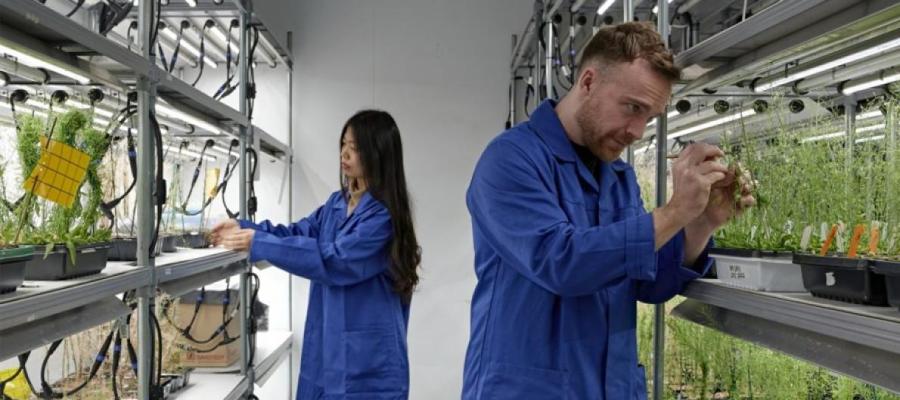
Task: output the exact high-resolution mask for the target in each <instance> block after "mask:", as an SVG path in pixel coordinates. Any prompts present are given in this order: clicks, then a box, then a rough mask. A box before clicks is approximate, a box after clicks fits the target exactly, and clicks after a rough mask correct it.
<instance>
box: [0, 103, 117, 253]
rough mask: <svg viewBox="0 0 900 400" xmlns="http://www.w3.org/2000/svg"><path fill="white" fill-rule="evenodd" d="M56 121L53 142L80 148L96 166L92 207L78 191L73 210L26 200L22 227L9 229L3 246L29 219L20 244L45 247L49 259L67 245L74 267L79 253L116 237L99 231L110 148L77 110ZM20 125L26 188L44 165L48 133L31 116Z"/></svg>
mask: <svg viewBox="0 0 900 400" xmlns="http://www.w3.org/2000/svg"><path fill="white" fill-rule="evenodd" d="M52 117H55V118H57V121H56V124H55V127H54V130H53V135H52V139H53V140H56V141H59V142H62V143H65V144H67V145H70V146H73V147H76V148H78V149H79V150H81V151H83V152H85V153H86V154H87V155H88V156H89V158H90V160H91V161H90V163H89V164H88V168H87V173H86V178H85V182H86V183H87V188H88V189H87V197H86V201H84V202H83V201H82V199H81V197H82V196H81V194H82V188H81V187H79V189H78V190H79V192H78V194H77V195H76V200H75V203H74V204H73V206H72V207H70V208H66V207H62V206H59V205H56V204H53V203H49V202H45V201H43V200H40V199H38V198H37V197H35V196H32V195H26V197H25V199H24V201H22V202H21V203H20V204H19V205H18V207H17V209H16V212H15V215H16V223H14V224H4V228H3V229H2V232H0V235H2V238H3V240H7V241H11V240H13V238H14V237H15V234H16V233H15V231H17V230H18V225H19V221H22V219H23V218H25V216H28V217H29V218H25V221H24V222H25V223H24V225H23V226H22V233H21V236H20V238H19V239H20V240H19V242H20V243H27V244H34V245H40V246H45V247H44V249H45V252H44V254H45V255H46V254H49V252H50V251H52V250H53V248H54V247H55V246H56V245H64V246H66V247H67V248H68V249H69V254H70V255H71V256H72V257H73V262H74V256H75V248H77V247H79V246H83V245H88V244H94V243H102V242H106V241H109V239H110V236H111V234H110V231H109V230H108V229H101V228H99V227H98V226H97V222H98V220H99V217H100V204H101V202H102V200H103V186H102V182H101V179H100V177H99V173H98V169H99V167H100V164H101V162H102V160H103V157H104V155H105V154H106V152H107V150H108V149H109V145H110V142H109V139H108V137H107V135H106V134H105V133H103V132H100V131H98V130H96V129H94V128H93V127H92V126H91V124H90V119H89V117H88V114H86V113H85V112H83V111H80V110H72V111H68V112H66V113H64V114H60V115H53V116H52ZM17 122H18V125H19V129H18V134H17V152H18V156H19V162H20V164H21V167H22V168H21V170H22V176H21V177H20V178H21V181H22V182H24V180H25V179H26V178H27V177H28V176H29V175H31V172H32V170H33V169H34V168H35V166H36V165H37V163H38V160H39V159H40V155H41V151H42V149H41V137H42V136H44V135H45V134H46V131H47V128H48V127H47V126H46V125H45V122H44V120H43V119H41V118H36V117H33V116H30V115H20V116H18V121H17ZM82 185H84V183H82Z"/></svg>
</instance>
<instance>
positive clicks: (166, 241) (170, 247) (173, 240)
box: [162, 235, 178, 253]
mask: <svg viewBox="0 0 900 400" xmlns="http://www.w3.org/2000/svg"><path fill="white" fill-rule="evenodd" d="M162 243H163V245H162V252H163V253H174V252H176V251H178V237H177V236H171V235H169V236H164V237H163V238H162Z"/></svg>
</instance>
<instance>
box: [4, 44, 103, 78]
mask: <svg viewBox="0 0 900 400" xmlns="http://www.w3.org/2000/svg"><path fill="white" fill-rule="evenodd" d="M0 53H6V54H8V55H11V56H13V57H15V58H16V59H17V60H18V61H19V62H20V63H22V64H25V65H27V66H29V67H33V68H44V69H46V70H50V71H53V72H56V73H57V74H60V75H63V76H65V77H68V78H71V79H74V80H75V81H77V82H78V83H80V84H82V85H87V84H88V83H91V78H88V77H87V76H84V75H82V74H80V73H78V72H75V71H73V70H72V67H70V66H63V65H58V64H55V63H53V62H50V61H44V60H40V59H38V58H35V57H32V56H30V55H28V54H25V53H23V52H21V51H18V50H15V49H12V48H9V47H6V46H4V45H2V44H0Z"/></svg>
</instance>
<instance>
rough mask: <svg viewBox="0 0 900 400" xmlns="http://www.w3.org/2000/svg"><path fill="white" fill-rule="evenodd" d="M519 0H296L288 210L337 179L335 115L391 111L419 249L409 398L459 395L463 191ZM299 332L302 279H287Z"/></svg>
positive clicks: (495, 95)
mask: <svg viewBox="0 0 900 400" xmlns="http://www.w3.org/2000/svg"><path fill="white" fill-rule="evenodd" d="M531 6H532V2H531V1H529V0H491V1H484V0H308V1H303V2H301V3H300V4H299V10H298V13H297V14H296V15H297V19H296V21H295V25H294V27H293V28H292V30H293V31H294V32H295V34H294V38H295V40H294V41H295V43H294V59H295V77H296V79H295V84H294V93H295V99H296V100H295V107H294V110H293V112H294V116H295V123H294V135H295V140H294V149H295V152H296V153H297V159H296V160H295V174H294V178H295V184H294V187H295V204H296V207H295V209H296V210H297V211H296V213H295V214H297V215H306V214H308V213H309V212H311V211H313V210H314V209H315V208H316V207H317V206H319V205H320V204H322V203H323V202H324V201H325V199H326V198H327V196H328V195H329V194H330V193H331V192H332V191H334V190H337V188H338V182H337V176H338V168H337V167H338V140H339V131H340V128H341V127H342V125H343V123H344V121H345V120H346V119H347V118H349V117H350V116H351V115H352V114H353V113H354V112H355V111H357V110H359V109H361V108H365V107H376V108H380V109H384V110H386V111H388V112H390V113H392V114H393V116H394V117H395V119H396V120H397V122H398V124H399V126H400V130H401V133H402V135H403V140H404V145H405V154H404V155H405V157H406V168H407V178H408V180H409V186H410V190H411V191H412V197H413V200H414V202H415V211H416V226H417V230H418V235H419V241H420V243H421V245H422V247H423V253H424V260H423V270H422V283H421V286H420V287H419V292H418V293H417V294H416V296H415V298H414V300H413V306H412V317H411V322H410V329H409V346H410V362H411V367H412V371H411V375H412V392H411V398H414V399H454V398H459V395H460V387H461V381H462V368H463V360H464V356H465V349H466V343H467V341H468V334H469V303H470V300H471V295H472V290H473V288H474V285H475V276H474V272H473V265H472V260H473V251H472V239H471V226H470V224H469V215H468V211H467V210H466V206H465V190H466V187H467V186H468V182H469V179H470V177H471V171H472V168H473V167H474V164H475V161H476V160H477V157H478V156H479V155H480V153H481V151H482V150H483V148H484V146H485V144H486V143H487V142H488V141H489V140H490V139H491V138H493V137H494V136H495V135H496V134H498V133H499V132H500V131H501V130H502V127H503V124H504V122H505V118H506V113H507V100H506V96H507V87H508V82H509V61H510V60H509V59H510V55H509V54H510V46H511V35H512V34H520V33H521V30H522V29H523V28H524V25H525V23H526V21H527V18H528V16H529V14H530V11H531ZM295 282H296V283H295V285H294V289H295V290H294V310H295V318H294V323H295V332H297V336H298V338H299V337H301V335H302V326H303V325H302V324H303V320H304V316H305V312H304V311H305V308H306V292H305V290H306V287H307V284H306V283H305V282H302V281H301V280H295Z"/></svg>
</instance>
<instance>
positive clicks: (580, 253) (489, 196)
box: [466, 140, 656, 296]
mask: <svg viewBox="0 0 900 400" xmlns="http://www.w3.org/2000/svg"><path fill="white" fill-rule="evenodd" d="M550 168H551V167H550V166H546V167H545V166H540V165H538V164H537V163H536V162H535V161H533V160H532V159H531V158H530V157H529V155H528V154H527V153H526V152H525V151H524V150H522V149H521V148H520V147H519V146H518V145H517V144H516V143H513V142H511V141H508V140H506V141H504V140H498V141H494V142H493V143H491V145H489V146H488V148H487V150H485V153H484V155H483V156H482V158H481V160H480V161H479V163H478V166H477V167H476V170H475V174H474V176H473V178H472V183H471V185H470V187H469V192H468V196H467V199H466V200H467V204H468V206H469V212H470V213H471V215H472V220H473V223H474V225H475V228H476V229H477V230H479V232H480V233H481V234H482V236H483V238H484V240H486V241H487V243H488V244H489V245H490V246H491V248H492V249H494V250H495V251H496V252H497V253H498V254H499V255H500V257H501V258H502V259H503V262H504V263H505V264H507V265H510V266H512V267H513V268H515V270H516V271H518V272H519V273H520V274H522V275H523V276H525V277H526V278H527V279H529V280H531V281H532V282H535V283H536V284H537V285H540V286H541V287H543V288H544V289H546V290H548V291H550V292H552V293H554V294H557V295H559V296H581V295H587V294H591V293H594V292H597V291H599V290H600V289H602V288H604V287H607V286H609V285H612V284H616V283H618V282H620V281H621V280H622V279H626V278H630V279H637V280H653V279H655V278H656V255H655V237H654V230H653V217H652V216H651V215H649V214H643V215H639V216H636V217H633V218H628V219H625V220H622V221H619V222H616V223H613V224H610V225H605V226H595V227H590V228H579V227H576V226H574V225H573V224H572V223H571V222H570V221H569V219H568V217H567V216H566V214H565V212H564V211H563V209H562V207H560V205H559V202H560V199H559V198H558V196H557V195H556V194H554V193H555V188H553V185H554V183H553V182H554V181H553V179H552V176H551V175H552V173H553V172H552V171H550V170H549V169H550Z"/></svg>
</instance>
